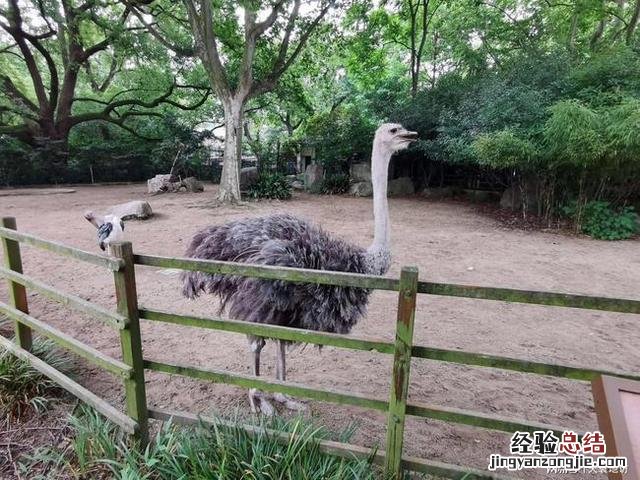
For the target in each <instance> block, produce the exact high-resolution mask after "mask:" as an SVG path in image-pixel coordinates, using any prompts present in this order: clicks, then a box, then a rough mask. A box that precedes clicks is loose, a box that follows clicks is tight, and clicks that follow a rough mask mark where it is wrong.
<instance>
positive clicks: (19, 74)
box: [0, 0, 209, 163]
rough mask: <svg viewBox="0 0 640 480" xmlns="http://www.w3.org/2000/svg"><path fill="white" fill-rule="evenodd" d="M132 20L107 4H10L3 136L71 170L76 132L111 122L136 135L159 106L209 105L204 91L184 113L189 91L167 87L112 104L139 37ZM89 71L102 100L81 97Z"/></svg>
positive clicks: (0, 104) (2, 18) (2, 16)
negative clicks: (178, 95)
mask: <svg viewBox="0 0 640 480" xmlns="http://www.w3.org/2000/svg"><path fill="white" fill-rule="evenodd" d="M130 14H131V9H130V8H129V7H126V6H123V5H119V4H113V3H110V2H103V1H101V0H86V1H85V2H84V3H77V2H75V1H74V0H60V2H59V3H58V2H57V1H53V2H50V3H49V2H46V3H45V2H37V3H27V4H23V3H19V2H18V0H9V3H8V6H7V8H6V9H4V8H3V9H0V28H2V29H3V30H4V31H5V32H6V33H7V34H8V35H9V37H8V38H10V42H9V44H8V45H7V46H5V47H4V48H2V50H0V53H2V54H4V55H5V56H10V58H11V62H8V61H4V62H3V65H6V66H7V67H10V68H6V69H3V70H4V72H6V73H2V74H0V89H1V90H0V91H1V93H2V95H1V98H0V134H8V135H11V136H13V137H15V138H18V139H20V140H22V141H23V142H25V143H27V144H29V145H30V146H32V147H36V148H40V149H44V150H45V151H46V152H47V153H48V154H50V157H51V159H52V161H54V162H55V163H66V161H67V159H68V139H69V132H70V131H71V129H72V128H74V127H75V126H76V125H79V124H81V123H85V122H94V121H100V122H107V123H110V124H114V125H118V126H119V127H121V128H123V129H125V130H128V131H130V132H131V133H133V134H136V132H135V131H133V130H132V129H131V128H130V127H129V126H127V121H128V120H129V119H131V118H134V117H138V116H145V115H159V114H158V113H157V112H154V111H153V109H154V108H155V107H157V106H158V105H161V104H167V105H172V106H174V107H177V108H181V109H192V108H197V107H198V106H200V105H202V103H204V101H205V100H206V98H207V96H208V93H209V90H208V88H206V87H204V88H201V89H200V90H201V91H202V92H203V95H202V98H201V99H200V100H199V101H198V102H196V103H195V105H191V106H184V105H182V104H181V103H179V102H177V101H176V100H175V97H174V94H175V92H176V91H177V90H179V89H180V88H182V87H184V86H183V85H178V84H177V83H176V82H175V81H174V82H169V85H166V82H165V85H164V88H163V91H162V93H161V94H158V92H157V91H156V92H155V96H154V97H150V98H145V95H143V94H141V90H143V89H140V88H132V89H123V88H121V89H119V90H118V91H117V92H115V93H113V94H112V95H109V96H106V97H105V95H104V93H105V92H107V90H108V89H109V87H110V86H111V85H112V82H113V80H114V77H115V76H116V74H117V73H118V72H119V70H120V69H121V68H122V64H123V62H124V61H125V60H126V53H123V50H124V46H126V45H127V44H126V41H127V40H128V39H127V38H126V36H127V35H128V34H130V33H131V32H134V31H137V30H140V27H135V26H130V24H129V22H128V20H129V19H130ZM129 40H130V39H129ZM11 42H12V43H11ZM100 54H102V56H101V55H100ZM16 59H17V60H16ZM92 60H93V61H94V63H93V66H92V63H91V61H92ZM101 62H107V63H108V65H109V67H108V70H107V72H106V74H105V75H104V78H102V79H99V78H98V77H97V74H96V73H94V70H101V68H97V69H96V65H98V66H100V65H99V64H100V63H101ZM83 71H84V74H85V75H86V82H88V83H89V84H90V85H91V87H92V93H94V94H95V95H91V96H78V90H79V81H80V76H81V75H82V74H83ZM127 94H128V95H127ZM134 95H135V96H134ZM146 97H148V95H146ZM96 105H97V106H99V108H97V109H96V108H95V106H96ZM90 106H93V107H94V108H91V107H90Z"/></svg>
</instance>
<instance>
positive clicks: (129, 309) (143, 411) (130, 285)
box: [110, 242, 149, 448]
mask: <svg viewBox="0 0 640 480" xmlns="http://www.w3.org/2000/svg"><path fill="white" fill-rule="evenodd" d="M110 250H111V254H112V255H113V256H114V257H116V258H121V259H122V260H124V267H123V268H122V269H121V270H120V271H117V272H114V273H113V277H114V281H115V287H116V298H117V300H118V313H119V314H121V315H123V316H125V317H127V324H126V325H125V327H124V328H123V329H121V330H120V345H121V347H122V360H123V361H124V363H126V364H127V365H129V366H131V367H133V374H132V375H131V378H130V379H127V380H125V390H126V396H127V413H128V414H129V416H130V417H131V418H133V419H134V420H135V421H137V422H138V432H137V437H138V439H139V440H140V442H141V444H142V446H143V448H144V446H145V445H146V444H147V443H148V441H149V412H148V411H147V396H146V392H145V385H144V364H143V360H142V339H141V337H140V318H139V316H138V293H137V291H136V276H135V265H134V263H133V249H132V247H131V243H130V242H119V243H112V244H111V245H110Z"/></svg>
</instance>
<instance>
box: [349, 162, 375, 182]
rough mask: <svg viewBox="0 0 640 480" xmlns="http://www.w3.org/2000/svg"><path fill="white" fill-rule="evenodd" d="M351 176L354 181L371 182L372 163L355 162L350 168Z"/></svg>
mask: <svg viewBox="0 0 640 480" xmlns="http://www.w3.org/2000/svg"><path fill="white" fill-rule="evenodd" d="M349 176H350V177H351V181H353V182H356V183H358V182H371V165H370V164H368V163H354V164H353V165H351V168H350V169H349Z"/></svg>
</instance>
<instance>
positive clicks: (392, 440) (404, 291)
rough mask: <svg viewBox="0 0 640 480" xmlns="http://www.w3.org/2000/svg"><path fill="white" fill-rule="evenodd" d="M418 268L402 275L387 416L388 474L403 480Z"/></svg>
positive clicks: (412, 268)
mask: <svg viewBox="0 0 640 480" xmlns="http://www.w3.org/2000/svg"><path fill="white" fill-rule="evenodd" d="M417 286H418V269H417V268H414V267H404V268H403V269H402V272H401V274H400V291H399V293H398V319H397V322H396V344H395V353H394V356H393V374H392V377H391V392H390V395H389V409H388V413H387V443H386V448H385V451H386V455H387V457H386V463H385V473H386V475H387V477H389V478H395V479H396V480H402V477H403V470H402V449H403V445H404V422H405V414H406V407H407V395H408V393H409V375H410V372H411V346H412V344H413V325H414V320H415V313H416V296H417V295H416V290H417Z"/></svg>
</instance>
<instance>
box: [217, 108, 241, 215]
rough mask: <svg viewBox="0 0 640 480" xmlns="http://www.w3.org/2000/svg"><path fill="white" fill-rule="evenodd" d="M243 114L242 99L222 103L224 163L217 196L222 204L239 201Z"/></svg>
mask: <svg viewBox="0 0 640 480" xmlns="http://www.w3.org/2000/svg"><path fill="white" fill-rule="evenodd" d="M243 113H244V100H243V99H242V98H238V97H232V98H230V99H229V100H228V101H225V102H224V121H225V138H224V157H223V158H224V163H223V166H222V175H221V177H220V192H219V194H218V200H219V201H220V202H224V203H238V202H239V201H240V167H241V162H242V116H243Z"/></svg>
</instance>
